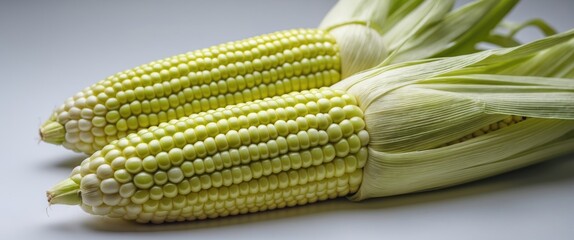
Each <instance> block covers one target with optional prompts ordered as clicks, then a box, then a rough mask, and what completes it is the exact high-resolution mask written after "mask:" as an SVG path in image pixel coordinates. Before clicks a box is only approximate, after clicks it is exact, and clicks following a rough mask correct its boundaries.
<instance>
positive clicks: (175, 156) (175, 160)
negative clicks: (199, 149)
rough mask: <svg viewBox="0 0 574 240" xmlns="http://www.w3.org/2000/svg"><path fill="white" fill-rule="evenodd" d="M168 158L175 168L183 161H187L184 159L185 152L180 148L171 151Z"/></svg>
mask: <svg viewBox="0 0 574 240" xmlns="http://www.w3.org/2000/svg"><path fill="white" fill-rule="evenodd" d="M168 157H169V160H170V162H171V164H172V165H175V166H177V165H180V164H181V163H182V162H183V160H185V159H184V157H183V151H182V150H181V149H179V148H173V149H171V150H169V153H168Z"/></svg>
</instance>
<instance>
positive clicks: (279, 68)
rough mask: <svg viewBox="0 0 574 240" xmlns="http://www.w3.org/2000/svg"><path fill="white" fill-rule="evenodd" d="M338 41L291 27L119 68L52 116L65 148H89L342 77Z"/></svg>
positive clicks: (322, 34)
mask: <svg viewBox="0 0 574 240" xmlns="http://www.w3.org/2000/svg"><path fill="white" fill-rule="evenodd" d="M339 72H340V61H339V55H338V49H337V46H336V43H335V40H334V39H333V38H332V37H331V36H329V35H328V34H326V33H324V32H322V31H320V30H292V31H284V32H278V33H274V34H268V35H263V36H259V37H255V38H251V39H247V40H243V41H238V42H231V43H227V44H222V45H218V46H215V47H212V48H208V49H204V50H198V51H195V52H190V53H186V54H181V55H177V56H174V57H171V58H166V59H163V60H159V61H155V62H151V63H149V64H145V65H142V66H140V67H136V68H134V69H131V70H126V71H124V72H120V73H118V74H116V75H113V76H110V77H108V78H107V79H105V80H102V81H100V82H98V83H97V84H94V85H93V86H91V87H89V88H86V89H84V90H83V91H82V92H79V93H78V94H76V95H75V96H73V97H71V98H69V99H68V100H67V101H66V102H65V104H63V105H62V106H61V107H60V108H59V109H57V111H56V112H55V113H54V116H53V117H52V119H53V120H56V121H58V122H59V123H60V124H62V125H63V126H64V127H65V129H66V136H65V139H66V141H64V142H63V145H64V146H65V147H66V148H69V149H72V150H76V151H81V152H85V153H92V152H94V151H96V150H99V149H101V148H102V147H103V146H105V145H106V144H108V143H110V142H111V141H113V140H115V139H119V138H122V137H125V136H126V135H128V134H130V133H134V132H136V131H137V130H139V129H143V128H147V127H149V126H155V125H157V124H159V123H161V122H166V121H169V120H171V119H176V118H180V117H183V116H189V115H190V114H192V113H197V112H201V111H207V110H209V109H215V108H218V107H222V106H225V105H229V104H236V103H240V102H247V101H252V100H255V99H261V98H265V97H268V96H275V95H280V94H282V93H287V92H291V91H298V90H304V89H309V88H315V87H322V86H329V85H331V84H333V83H335V82H337V81H339V79H340V75H339Z"/></svg>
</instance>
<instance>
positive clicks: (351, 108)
mask: <svg viewBox="0 0 574 240" xmlns="http://www.w3.org/2000/svg"><path fill="white" fill-rule="evenodd" d="M343 111H344V112H345V116H346V117H347V118H352V117H359V118H361V119H362V118H363V111H362V110H361V108H359V107H357V106H355V105H346V106H344V107H343Z"/></svg>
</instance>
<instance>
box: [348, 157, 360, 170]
mask: <svg viewBox="0 0 574 240" xmlns="http://www.w3.org/2000/svg"><path fill="white" fill-rule="evenodd" d="M358 166H359V162H358V160H357V158H356V157H355V156H353V155H349V156H346V157H345V169H346V172H347V173H352V172H354V171H355V170H357V167H358Z"/></svg>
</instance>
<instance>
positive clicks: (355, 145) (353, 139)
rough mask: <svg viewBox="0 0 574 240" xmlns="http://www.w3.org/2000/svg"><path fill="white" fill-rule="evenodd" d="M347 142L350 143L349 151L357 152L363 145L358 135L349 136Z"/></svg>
mask: <svg viewBox="0 0 574 240" xmlns="http://www.w3.org/2000/svg"><path fill="white" fill-rule="evenodd" d="M347 142H348V143H349V153H357V152H358V151H359V150H360V149H361V147H362V145H361V140H360V138H359V137H358V136H357V135H351V136H349V138H347Z"/></svg>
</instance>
